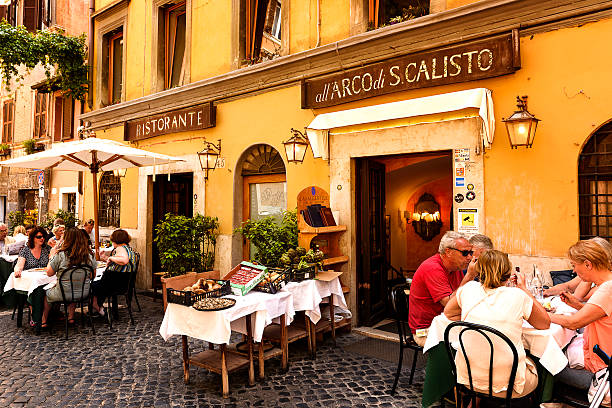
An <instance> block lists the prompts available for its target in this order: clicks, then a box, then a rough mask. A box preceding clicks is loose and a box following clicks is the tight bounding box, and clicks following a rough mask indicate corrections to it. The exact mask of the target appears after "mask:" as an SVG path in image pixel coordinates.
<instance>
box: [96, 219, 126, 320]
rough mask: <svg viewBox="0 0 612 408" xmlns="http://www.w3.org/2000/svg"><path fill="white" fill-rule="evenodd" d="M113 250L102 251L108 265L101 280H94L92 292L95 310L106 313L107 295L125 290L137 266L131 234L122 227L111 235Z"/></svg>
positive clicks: (103, 258) (101, 254) (103, 259)
mask: <svg viewBox="0 0 612 408" xmlns="http://www.w3.org/2000/svg"><path fill="white" fill-rule="evenodd" d="M110 241H111V244H112V246H113V251H112V252H111V253H110V255H109V254H108V252H105V251H101V253H100V259H101V260H102V261H106V262H108V266H107V267H106V270H105V271H104V274H103V275H102V278H101V279H100V280H99V281H96V282H93V284H92V293H93V295H94V298H93V312H94V313H98V314H100V315H104V314H105V312H104V308H103V307H102V305H103V304H104V300H105V299H106V297H107V296H109V295H111V294H113V293H116V292H117V291H119V290H125V289H127V287H128V284H129V281H130V275H131V273H132V272H133V271H134V268H135V267H136V257H135V254H134V251H133V250H132V248H131V247H130V245H129V243H130V241H131V237H130V235H129V234H128V233H127V232H126V231H125V230H122V229H116V230H115V231H113V233H112V234H111V236H110Z"/></svg>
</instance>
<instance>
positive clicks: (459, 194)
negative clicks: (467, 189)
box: [455, 193, 463, 203]
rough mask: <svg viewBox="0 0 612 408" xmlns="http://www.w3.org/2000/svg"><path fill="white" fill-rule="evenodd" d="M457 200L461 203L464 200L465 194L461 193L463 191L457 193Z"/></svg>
mask: <svg viewBox="0 0 612 408" xmlns="http://www.w3.org/2000/svg"><path fill="white" fill-rule="evenodd" d="M455 202H456V203H461V202H463V194H461V193H457V194H455Z"/></svg>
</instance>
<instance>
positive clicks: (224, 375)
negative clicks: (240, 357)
mask: <svg viewBox="0 0 612 408" xmlns="http://www.w3.org/2000/svg"><path fill="white" fill-rule="evenodd" d="M221 385H222V387H223V398H229V378H228V376H227V360H226V359H225V343H224V344H221Z"/></svg>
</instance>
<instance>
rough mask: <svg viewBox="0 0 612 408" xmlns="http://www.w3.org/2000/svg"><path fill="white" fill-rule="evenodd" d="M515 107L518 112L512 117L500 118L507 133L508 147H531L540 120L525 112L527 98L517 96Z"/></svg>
mask: <svg viewBox="0 0 612 408" xmlns="http://www.w3.org/2000/svg"><path fill="white" fill-rule="evenodd" d="M516 106H517V107H518V110H517V111H516V112H514V113H513V114H512V116H510V117H509V118H508V119H503V118H502V121H503V122H504V123H505V124H506V130H507V131H508V138H509V140H510V147H511V148H513V149H516V148H517V147H518V146H525V147H531V145H532V144H533V139H534V138H535V133H536V128H537V127H538V122H539V121H540V119H538V118H536V117H535V116H533V115H532V114H531V113H529V111H528V110H527V96H523V97H520V96H517V97H516Z"/></svg>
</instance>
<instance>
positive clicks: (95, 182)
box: [91, 171, 100, 261]
mask: <svg viewBox="0 0 612 408" xmlns="http://www.w3.org/2000/svg"><path fill="white" fill-rule="evenodd" d="M91 174H92V176H93V196H94V231H95V239H94V241H95V242H94V250H95V255H96V259H97V260H98V261H99V260H100V252H99V251H98V248H99V247H100V225H99V223H98V172H97V171H92V172H91Z"/></svg>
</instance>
